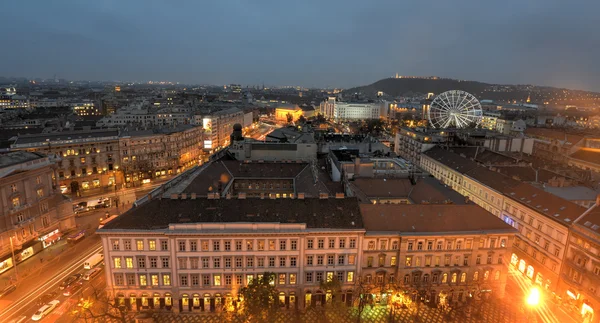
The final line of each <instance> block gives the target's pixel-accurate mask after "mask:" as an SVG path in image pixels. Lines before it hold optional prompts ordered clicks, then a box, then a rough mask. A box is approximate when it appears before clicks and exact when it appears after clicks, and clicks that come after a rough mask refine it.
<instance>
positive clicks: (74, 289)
mask: <svg viewBox="0 0 600 323" xmlns="http://www.w3.org/2000/svg"><path fill="white" fill-rule="evenodd" d="M81 286H82V283H77V284H73V285H71V286H69V287H67V288H65V289H64V291H63V295H64V296H71V295H75V294H77V292H79V291H80V290H81Z"/></svg>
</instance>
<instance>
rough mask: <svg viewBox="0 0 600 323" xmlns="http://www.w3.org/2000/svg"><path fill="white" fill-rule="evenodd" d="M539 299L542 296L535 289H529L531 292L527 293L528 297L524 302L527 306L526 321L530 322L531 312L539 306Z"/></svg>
mask: <svg viewBox="0 0 600 323" xmlns="http://www.w3.org/2000/svg"><path fill="white" fill-rule="evenodd" d="M541 298H542V295H541V293H540V290H539V289H538V288H537V287H533V288H531V290H530V291H529V295H527V299H526V300H525V302H526V303H527V305H528V313H529V315H528V320H531V318H532V315H533V311H534V310H535V308H536V307H537V306H539V304H540V300H541ZM535 321H536V320H534V322H535Z"/></svg>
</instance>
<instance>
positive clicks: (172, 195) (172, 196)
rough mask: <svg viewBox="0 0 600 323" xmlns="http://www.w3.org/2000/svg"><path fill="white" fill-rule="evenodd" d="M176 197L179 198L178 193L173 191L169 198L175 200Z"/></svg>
mask: <svg viewBox="0 0 600 323" xmlns="http://www.w3.org/2000/svg"><path fill="white" fill-rule="evenodd" d="M177 199H179V195H177V194H175V193H173V194H171V200H177Z"/></svg>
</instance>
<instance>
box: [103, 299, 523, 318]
mask: <svg viewBox="0 0 600 323" xmlns="http://www.w3.org/2000/svg"><path fill="white" fill-rule="evenodd" d="M151 315H152V317H153V319H154V322H156V323H176V322H183V323H223V322H232V323H243V320H241V319H240V318H238V317H235V316H233V315H231V314H224V313H222V314H215V313H213V314H179V315H177V314H172V313H160V312H156V313H151ZM131 320H132V322H133V321H134V315H132V316H131ZM106 322H114V323H117V322H118V321H117V320H112V319H107V320H106ZM273 322H274V323H294V322H311V323H356V322H359V321H358V312H357V309H356V308H355V307H354V308H347V309H345V310H338V311H329V310H327V309H314V310H312V309H311V310H307V311H306V312H305V313H300V312H296V311H290V310H282V311H281V312H280V313H278V315H277V318H276V319H275V320H274V321H273ZM360 322H364V323H366V322H369V323H371V322H373V323H386V322H398V323H400V322H402V323H409V322H410V323H414V322H423V323H425V322H427V323H444V322H445V323H449V322H460V323H481V322H486V323H530V322H532V321H531V320H529V319H528V318H527V316H526V315H525V314H524V313H521V312H519V311H518V310H513V309H512V307H511V304H509V303H507V302H503V301H499V302H491V303H488V304H484V305H483V306H482V314H481V315H479V316H475V315H472V316H471V317H464V316H460V315H456V314H455V315H451V316H449V317H448V316H445V315H444V314H443V313H442V311H441V310H439V309H437V308H431V307H428V306H421V309H420V310H419V314H418V315H417V316H416V317H415V313H414V310H413V309H401V310H396V311H395V313H394V315H393V317H392V316H390V308H389V307H387V306H375V307H373V308H369V307H366V308H365V309H364V311H363V313H362V315H361V319H360Z"/></svg>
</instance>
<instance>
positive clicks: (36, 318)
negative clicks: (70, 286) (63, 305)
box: [31, 299, 60, 321]
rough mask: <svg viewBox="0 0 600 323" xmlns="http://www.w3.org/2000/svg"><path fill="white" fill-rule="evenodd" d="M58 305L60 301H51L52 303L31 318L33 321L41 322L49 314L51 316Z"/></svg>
mask: <svg viewBox="0 0 600 323" xmlns="http://www.w3.org/2000/svg"><path fill="white" fill-rule="evenodd" d="M58 303H60V301H59V300H57V299H55V300H53V301H51V302H50V303H48V304H46V305H44V306H42V307H40V309H39V310H38V311H37V312H35V314H33V316H31V320H32V321H39V320H41V319H43V318H44V317H46V316H47V315H48V314H50V312H52V311H53V310H54V309H55V308H56V306H57V305H58Z"/></svg>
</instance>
